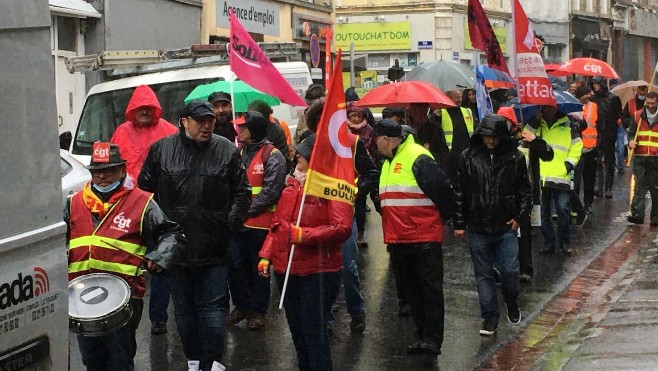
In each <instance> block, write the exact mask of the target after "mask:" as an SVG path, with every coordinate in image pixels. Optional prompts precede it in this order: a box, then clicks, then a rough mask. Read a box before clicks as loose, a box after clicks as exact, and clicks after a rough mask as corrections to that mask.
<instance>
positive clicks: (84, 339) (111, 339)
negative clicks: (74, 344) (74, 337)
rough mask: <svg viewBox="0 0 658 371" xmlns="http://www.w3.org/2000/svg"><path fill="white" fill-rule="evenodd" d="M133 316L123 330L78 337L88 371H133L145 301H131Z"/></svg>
mask: <svg viewBox="0 0 658 371" xmlns="http://www.w3.org/2000/svg"><path fill="white" fill-rule="evenodd" d="M130 304H131V306H132V310H133V315H132V317H131V318H130V321H128V323H127V324H126V325H124V326H123V327H121V328H118V329H116V330H114V331H112V332H109V333H107V334H105V335H102V336H93V337H92V336H82V335H78V346H79V348H80V354H81V356H82V363H83V364H84V365H85V366H86V367H87V371H110V370H111V371H132V370H134V369H135V362H134V358H135V354H136V353H137V341H136V337H135V334H136V331H137V326H138V325H139V321H140V319H141V318H142V310H143V308H144V300H142V299H136V298H132V299H131V300H130Z"/></svg>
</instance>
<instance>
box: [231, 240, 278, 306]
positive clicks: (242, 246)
mask: <svg viewBox="0 0 658 371" xmlns="http://www.w3.org/2000/svg"><path fill="white" fill-rule="evenodd" d="M267 233H268V231H267V230H265V229H255V228H248V229H247V230H246V231H244V232H240V233H237V234H235V235H234V236H233V237H232V241H231V245H232V246H231V253H232V258H231V268H230V270H229V276H228V283H229V287H230V292H231V298H232V299H233V304H234V305H235V307H236V308H237V309H239V310H240V311H242V312H245V313H258V314H262V315H265V314H266V313H267V307H268V306H269V303H270V280H269V278H263V277H260V276H259V275H258V261H259V260H260V259H259V258H258V253H259V252H260V248H261V247H263V242H265V237H267Z"/></svg>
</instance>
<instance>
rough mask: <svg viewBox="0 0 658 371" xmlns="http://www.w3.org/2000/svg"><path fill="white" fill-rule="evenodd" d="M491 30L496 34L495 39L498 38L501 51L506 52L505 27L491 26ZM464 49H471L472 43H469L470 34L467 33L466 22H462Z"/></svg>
mask: <svg viewBox="0 0 658 371" xmlns="http://www.w3.org/2000/svg"><path fill="white" fill-rule="evenodd" d="M493 31H494V34H495V35H496V39H498V43H499V44H500V50H502V52H503V53H507V44H506V38H507V30H506V29H505V27H493ZM464 49H466V50H473V45H472V44H471V36H470V34H469V33H468V22H466V23H464Z"/></svg>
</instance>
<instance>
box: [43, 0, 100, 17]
mask: <svg viewBox="0 0 658 371" xmlns="http://www.w3.org/2000/svg"><path fill="white" fill-rule="evenodd" d="M48 3H49V5H50V12H51V13H56V14H62V15H67V16H70V17H76V18H87V17H91V18H100V17H101V13H99V12H98V11H97V10H96V9H95V8H94V7H93V6H91V4H89V3H87V2H85V1H83V0H48Z"/></svg>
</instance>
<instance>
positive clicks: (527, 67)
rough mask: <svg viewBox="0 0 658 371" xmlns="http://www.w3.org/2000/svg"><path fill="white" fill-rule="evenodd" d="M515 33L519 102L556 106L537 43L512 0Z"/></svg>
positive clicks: (525, 18) (517, 4)
mask: <svg viewBox="0 0 658 371" xmlns="http://www.w3.org/2000/svg"><path fill="white" fill-rule="evenodd" d="M512 15H513V18H512V20H513V23H514V31H515V33H516V40H514V41H515V45H516V55H515V57H516V59H517V66H518V72H517V73H518V76H517V77H516V78H517V81H518V82H519V92H518V93H519V102H520V103H528V104H541V105H545V106H554V107H555V106H556V102H555V95H553V86H552V85H551V82H550V81H549V80H548V75H546V69H545V67H544V60H543V59H542V57H541V55H539V48H538V45H539V43H538V42H536V41H535V33H534V32H533V30H532V25H531V24H530V21H529V20H528V16H527V15H526V14H525V11H524V10H523V7H522V6H521V3H520V2H519V0H514V9H513V12H512Z"/></svg>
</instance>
